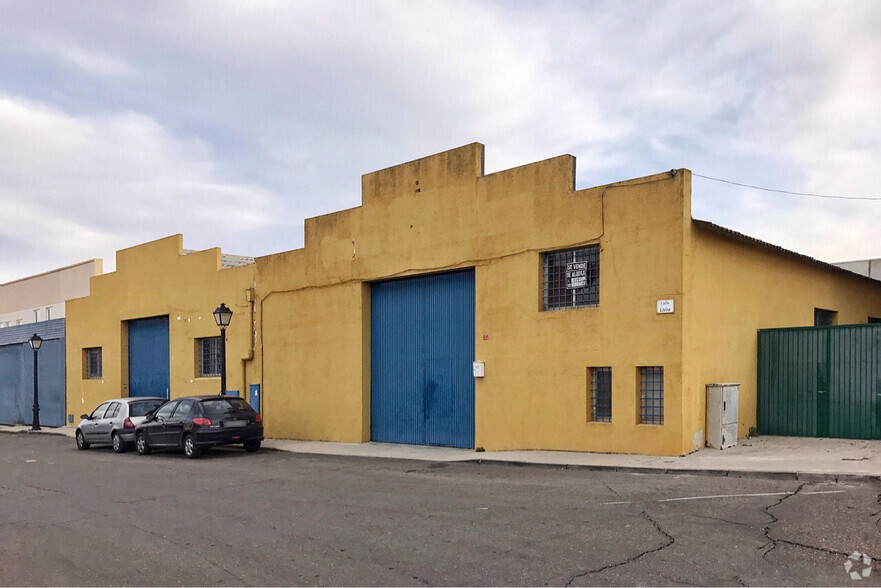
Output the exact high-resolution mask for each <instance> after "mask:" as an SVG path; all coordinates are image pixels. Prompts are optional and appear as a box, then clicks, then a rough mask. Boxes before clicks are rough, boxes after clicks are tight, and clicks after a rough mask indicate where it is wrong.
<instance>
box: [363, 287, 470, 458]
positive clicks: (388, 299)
mask: <svg viewBox="0 0 881 588" xmlns="http://www.w3.org/2000/svg"><path fill="white" fill-rule="evenodd" d="M370 340H371V349H370V351H371V382H370V384H371V385H370V393H371V396H370V411H371V426H370V435H371V439H373V440H374V441H383V442H389V443H411V444H419V445H443V446H448V447H468V448H470V447H474V379H473V376H472V362H473V361H474V272H473V271H471V270H469V271H462V272H453V273H447V274H436V275H431V276H423V277H418V278H407V279H401V280H393V281H389V282H380V283H377V284H374V285H373V287H372V289H371V337H370Z"/></svg>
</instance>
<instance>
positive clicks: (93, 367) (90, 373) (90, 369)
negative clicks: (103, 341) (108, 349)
mask: <svg viewBox="0 0 881 588" xmlns="http://www.w3.org/2000/svg"><path fill="white" fill-rule="evenodd" d="M83 352H84V354H85V356H86V357H85V362H84V363H85V364H86V379H87V380H100V379H101V377H102V371H103V370H102V367H101V348H100V347H89V348H88V349H84V350H83Z"/></svg>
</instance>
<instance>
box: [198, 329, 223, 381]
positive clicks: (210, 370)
mask: <svg viewBox="0 0 881 588" xmlns="http://www.w3.org/2000/svg"><path fill="white" fill-rule="evenodd" d="M220 370H221V361H220V337H205V338H204V339H199V377H200V378H212V377H217V376H220Z"/></svg>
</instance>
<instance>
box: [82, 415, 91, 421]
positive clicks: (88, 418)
mask: <svg viewBox="0 0 881 588" xmlns="http://www.w3.org/2000/svg"><path fill="white" fill-rule="evenodd" d="M80 418H81V419H83V420H87V421H88V420H91V419H92V417H90V416H89V415H87V414H81V415H80Z"/></svg>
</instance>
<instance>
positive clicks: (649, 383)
mask: <svg viewBox="0 0 881 588" xmlns="http://www.w3.org/2000/svg"><path fill="white" fill-rule="evenodd" d="M639 375H640V378H639V379H640V393H641V396H642V411H641V421H640V422H642V423H643V424H646V425H663V424H664V368H663V367H641V368H639Z"/></svg>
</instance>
